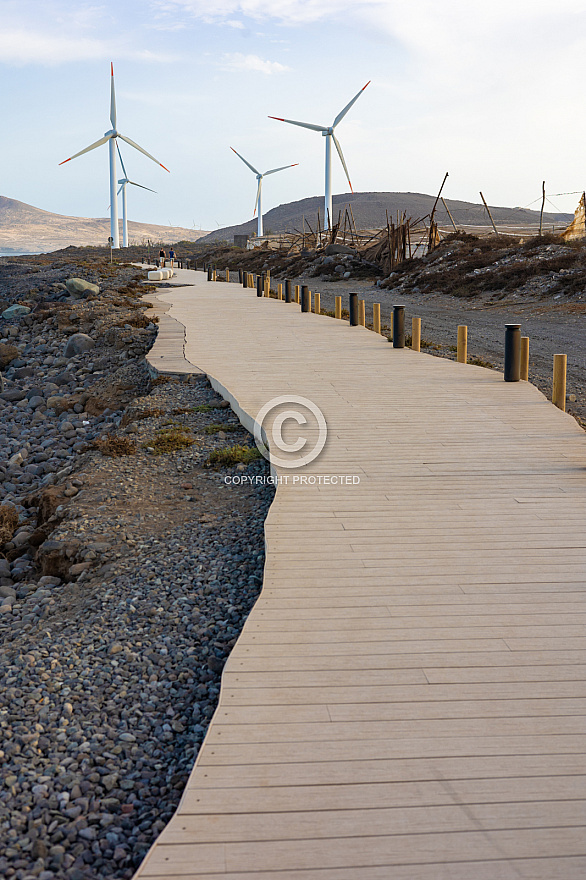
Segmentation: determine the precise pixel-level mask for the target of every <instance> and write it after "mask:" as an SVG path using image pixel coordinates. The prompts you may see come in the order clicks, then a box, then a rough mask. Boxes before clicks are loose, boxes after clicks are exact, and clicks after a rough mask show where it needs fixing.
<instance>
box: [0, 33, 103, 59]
mask: <svg viewBox="0 0 586 880" xmlns="http://www.w3.org/2000/svg"><path fill="white" fill-rule="evenodd" d="M111 51H112V50H111V48H109V47H108V45H107V44H106V43H105V42H103V41H101V40H95V39H91V38H88V37H85V38H78V37H63V36H57V35H55V34H53V35H51V34H47V33H46V32H42V33H41V32H36V33H35V32H34V31H31V30H30V29H28V28H27V29H26V30H25V29H24V28H22V29H17V28H13V29H8V30H7V29H3V30H2V31H0V62H2V63H4V64H11V65H16V66H19V65H22V64H31V63H32V64H61V63H63V61H91V60H95V59H96V58H109V57H110V54H111Z"/></svg>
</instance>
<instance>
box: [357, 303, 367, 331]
mask: <svg viewBox="0 0 586 880" xmlns="http://www.w3.org/2000/svg"><path fill="white" fill-rule="evenodd" d="M358 323H359V324H360V326H361V327H366V308H365V305H364V300H363V299H359V300H358Z"/></svg>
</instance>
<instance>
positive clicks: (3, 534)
mask: <svg viewBox="0 0 586 880" xmlns="http://www.w3.org/2000/svg"><path fill="white" fill-rule="evenodd" d="M17 526H18V513H17V512H16V510H15V509H14V507H9V506H8V505H7V504H2V505H0V545H1V544H6V543H7V542H8V541H10V539H11V538H12V536H13V534H14V533H15V531H16V527H17Z"/></svg>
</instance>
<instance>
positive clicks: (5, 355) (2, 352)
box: [0, 342, 20, 370]
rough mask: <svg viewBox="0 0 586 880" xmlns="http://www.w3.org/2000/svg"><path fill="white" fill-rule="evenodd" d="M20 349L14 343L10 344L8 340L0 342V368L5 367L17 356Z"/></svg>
mask: <svg viewBox="0 0 586 880" xmlns="http://www.w3.org/2000/svg"><path fill="white" fill-rule="evenodd" d="M19 354H20V351H19V350H18V348H17V347H16V345H10V343H8V342H0V370H3V369H4V367H7V366H8V364H10V363H11V362H12V361H13V360H16V358H17V357H18V356H19Z"/></svg>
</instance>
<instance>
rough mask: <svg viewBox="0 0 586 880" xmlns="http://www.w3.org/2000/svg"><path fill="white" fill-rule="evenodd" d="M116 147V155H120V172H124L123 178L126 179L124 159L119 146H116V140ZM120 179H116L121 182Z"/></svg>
mask: <svg viewBox="0 0 586 880" xmlns="http://www.w3.org/2000/svg"><path fill="white" fill-rule="evenodd" d="M116 149H117V150H118V155H119V156H120V164H121V165H122V173H123V174H124V179H125V180H128V174H127V173H126V168H125V167H124V159H123V158H122V153H121V152H120V147H119V146H118V142H116ZM121 182H122V181H120V180H119V181H118V183H121Z"/></svg>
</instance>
